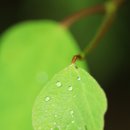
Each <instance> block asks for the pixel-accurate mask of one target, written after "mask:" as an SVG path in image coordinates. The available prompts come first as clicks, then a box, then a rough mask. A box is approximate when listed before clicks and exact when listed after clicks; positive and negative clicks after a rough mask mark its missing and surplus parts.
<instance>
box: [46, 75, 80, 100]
mask: <svg viewBox="0 0 130 130" xmlns="http://www.w3.org/2000/svg"><path fill="white" fill-rule="evenodd" d="M77 80H78V81H80V80H81V78H80V76H78V77H77ZM56 86H57V87H58V88H60V87H62V83H61V82H60V81H57V82H56ZM72 90H73V86H72V85H69V86H68V91H72ZM49 100H50V97H48V96H47V97H45V101H46V102H48V101H49Z"/></svg>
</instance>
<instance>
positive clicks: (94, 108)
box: [33, 64, 107, 130]
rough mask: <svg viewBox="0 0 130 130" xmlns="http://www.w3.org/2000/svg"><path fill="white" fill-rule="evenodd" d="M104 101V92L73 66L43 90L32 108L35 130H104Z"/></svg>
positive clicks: (85, 74) (105, 105)
mask: <svg viewBox="0 0 130 130" xmlns="http://www.w3.org/2000/svg"><path fill="white" fill-rule="evenodd" d="M106 108H107V101H106V96H105V94H104V92H103V90H102V89H101V88H100V86H99V84H98V83H97V82H96V81H95V79H94V78H93V77H92V76H91V75H90V74H88V73H87V72H86V71H85V70H83V69H81V68H77V67H75V65H74V64H72V65H70V66H69V67H67V68H65V69H64V70H63V71H61V72H59V73H58V74H56V75H55V76H54V77H53V78H52V80H50V81H49V82H48V84H47V85H46V86H45V87H43V90H42V91H41V93H40V95H39V96H38V97H37V99H36V102H35V104H34V108H33V126H34V129H35V130H103V127H104V113H105V112H106Z"/></svg>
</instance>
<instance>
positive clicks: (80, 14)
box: [61, 5, 105, 27]
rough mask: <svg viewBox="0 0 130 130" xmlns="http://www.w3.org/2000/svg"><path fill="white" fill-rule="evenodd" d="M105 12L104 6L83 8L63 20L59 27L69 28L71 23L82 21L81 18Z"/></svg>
mask: <svg viewBox="0 0 130 130" xmlns="http://www.w3.org/2000/svg"><path fill="white" fill-rule="evenodd" d="M103 12H105V7H104V5H96V6H93V7H89V8H87V9H86V8H85V9H83V10H81V11H79V12H76V13H75V14H73V15H71V16H69V17H67V18H66V19H65V20H63V21H62V22H61V25H62V26H64V27H70V26H71V25H72V24H73V23H75V22H77V21H78V20H80V19H82V18H83V17H86V16H89V15H92V14H96V13H103Z"/></svg>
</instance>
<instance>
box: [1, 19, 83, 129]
mask: <svg viewBox="0 0 130 130" xmlns="http://www.w3.org/2000/svg"><path fill="white" fill-rule="evenodd" d="M1 42H2V46H1V55H0V56H1V57H0V58H1V59H0V60H1V71H0V77H2V78H1V79H0V85H1V87H0V92H1V97H2V98H1V99H0V101H1V102H2V104H1V111H0V115H1V118H0V129H2V130H32V123H31V112H32V104H33V102H34V99H35V96H36V95H37V93H38V92H39V91H40V89H41V88H42V86H43V85H44V84H45V83H46V82H47V81H48V80H49V79H50V78H51V77H52V75H54V73H56V72H57V71H59V70H60V69H62V68H64V67H65V66H67V65H68V64H69V63H70V62H71V59H72V57H73V55H75V54H77V53H79V52H80V50H79V49H78V46H77V45H76V42H75V40H74V39H73V37H72V35H71V34H70V33H69V32H68V31H67V30H66V29H64V28H63V27H61V26H59V24H58V23H56V22H53V21H30V22H25V23H22V24H19V25H16V26H14V27H12V28H11V29H9V30H8V31H6V32H5V33H4V34H3V36H2V39H1ZM79 64H80V65H81V66H83V67H85V64H84V63H79ZM6 124H8V125H6Z"/></svg>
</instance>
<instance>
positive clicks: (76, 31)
mask: <svg viewBox="0 0 130 130" xmlns="http://www.w3.org/2000/svg"><path fill="white" fill-rule="evenodd" d="M103 2H104V0H1V1H0V35H1V34H2V33H3V32H4V31H5V30H7V29H8V28H9V27H11V26H13V25H15V24H17V23H19V22H22V21H26V20H34V19H35V20H37V19H40V20H41V19H52V20H55V21H59V22H60V21H62V20H63V19H64V18H66V17H67V16H69V15H70V14H73V13H74V12H75V11H78V10H80V9H82V8H86V7H89V6H92V5H95V4H97V3H103ZM129 12H130V1H129V0H127V1H126V4H124V5H123V7H122V8H121V9H120V10H119V12H118V14H117V18H116V20H115V22H114V24H113V26H112V28H111V29H110V30H109V32H108V33H107V34H106V35H105V37H104V39H103V40H102V41H101V43H100V45H99V46H98V47H97V48H96V49H95V50H94V51H93V52H91V54H90V55H89V56H88V57H87V59H86V61H87V63H88V66H89V69H90V72H91V74H92V75H93V76H94V77H95V78H96V79H97V81H98V82H99V83H100V84H101V86H102V87H103V88H104V90H105V91H106V94H107V97H108V101H109V109H108V112H107V114H106V124H105V130H130V46H129V44H130V26H129V24H130V13H129ZM102 19H103V16H102V15H94V16H90V17H88V18H85V19H83V20H80V21H79V22H77V23H76V24H74V25H73V26H72V27H70V31H71V32H72V34H73V36H74V38H75V39H76V40H77V43H78V44H79V46H80V48H81V49H83V48H84V47H85V46H86V45H87V43H88V42H89V41H90V40H91V38H92V37H93V35H94V34H95V32H96V30H97V28H98V26H99V25H100V23H101V21H102Z"/></svg>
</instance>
